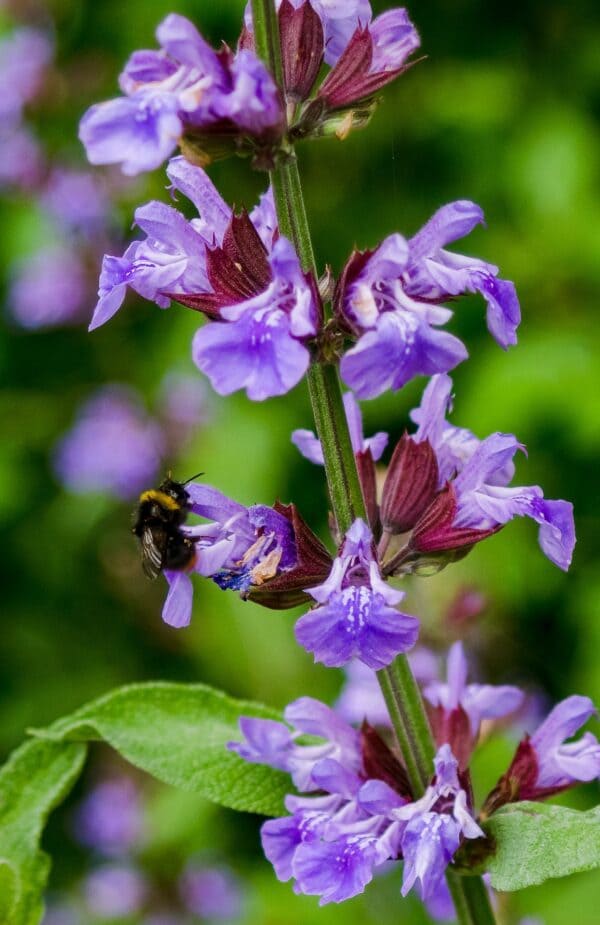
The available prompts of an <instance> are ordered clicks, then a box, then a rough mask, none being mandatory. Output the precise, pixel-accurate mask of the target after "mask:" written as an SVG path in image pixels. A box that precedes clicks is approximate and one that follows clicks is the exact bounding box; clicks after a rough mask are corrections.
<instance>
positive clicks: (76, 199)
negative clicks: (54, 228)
mask: <svg viewBox="0 0 600 925" xmlns="http://www.w3.org/2000/svg"><path fill="white" fill-rule="evenodd" d="M41 202H42V205H43V206H44V207H45V208H46V209H47V210H48V212H50V214H51V215H52V216H53V218H54V219H55V220H56V221H58V222H60V223H61V224H62V225H64V227H65V228H66V230H67V231H71V232H75V233H81V234H84V235H87V236H90V237H93V236H94V235H98V234H101V233H102V232H103V231H104V230H105V228H106V225H107V222H108V220H109V216H110V204H109V199H108V191H107V190H106V188H105V186H104V184H103V183H102V181H101V180H99V179H98V177H96V176H95V175H94V174H92V173H88V172H86V171H83V170H79V171H77V170H68V169H66V168H64V167H58V168H55V169H54V170H53V171H52V173H51V174H50V177H49V178H48V181H47V183H46V186H45V189H44V191H43V194H42V197H41Z"/></svg>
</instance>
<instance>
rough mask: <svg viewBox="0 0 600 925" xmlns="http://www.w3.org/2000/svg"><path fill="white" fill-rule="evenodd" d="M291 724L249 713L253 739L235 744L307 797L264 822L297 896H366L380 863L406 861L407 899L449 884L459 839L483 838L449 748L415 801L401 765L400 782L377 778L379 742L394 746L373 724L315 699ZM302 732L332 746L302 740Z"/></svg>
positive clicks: (292, 714)
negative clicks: (358, 722)
mask: <svg viewBox="0 0 600 925" xmlns="http://www.w3.org/2000/svg"><path fill="white" fill-rule="evenodd" d="M285 720H286V723H287V724H289V726H291V727H292V730H290V729H289V728H288V726H287V725H284V724H282V723H277V722H274V721H270V720H259V719H249V718H245V719H243V720H241V722H240V728H241V731H242V733H243V735H244V737H245V739H246V743H231V744H230V748H231V749H233V750H234V751H236V752H237V753H238V754H240V755H241V757H243V758H244V759H245V760H247V761H253V762H260V763H266V764H270V765H271V766H272V767H277V768H280V769H282V770H286V771H289V773H290V774H291V777H292V781H293V782H294V784H295V786H296V787H297V788H298V790H299V791H301V792H302V793H303V794H305V795H303V796H289V797H287V798H286V808H287V809H288V810H289V812H290V815H289V816H285V817H283V818H281V819H274V820H269V821H267V822H265V823H264V825H263V827H262V842H263V849H264V851H265V854H266V856H267V857H268V859H269V860H270V861H271V863H272V864H273V867H274V869H275V873H276V874H277V877H278V879H280V880H290V879H292V878H293V879H294V881H295V889H296V891H297V892H301V893H306V894H309V895H317V896H319V897H320V903H321V904H324V903H328V902H343V901H344V900H346V899H349V898H351V897H352V896H355V895H357V894H358V893H362V891H363V890H364V888H365V886H366V885H367V884H368V883H369V882H370V880H371V879H372V877H373V874H374V872H375V869H376V868H377V867H379V866H380V865H382V864H383V863H385V861H388V860H390V859H399V858H401V857H403V858H404V860H405V865H404V878H403V885H402V894H403V895H406V894H407V893H408V892H409V891H410V890H411V889H412V887H413V886H414V885H415V884H417V885H418V889H419V892H420V894H421V896H422V897H423V898H424V899H427V898H429V897H430V896H431V895H432V894H434V893H435V892H436V891H438V890H439V889H440V888H441V889H443V886H442V884H443V876H444V873H445V870H446V867H447V865H448V864H449V863H450V861H451V860H452V857H453V856H454V853H455V852H456V850H457V848H458V846H459V844H460V843H461V841H462V840H463V839H465V838H466V839H471V838H480V837H482V836H483V832H482V831H481V829H480V828H479V826H478V825H477V823H476V822H475V819H474V817H473V814H472V807H471V805H470V798H469V796H468V794H467V792H466V791H465V790H464V789H463V786H462V785H461V782H460V780H459V776H458V765H457V762H456V759H455V758H454V756H453V755H452V752H451V750H450V747H449V746H448V745H444V746H442V747H441V748H440V749H439V751H438V753H437V755H436V758H435V762H434V768H432V771H433V777H432V782H431V785H430V786H429V788H428V789H427V792H426V793H425V795H424V796H423V797H422V798H421V799H420V800H413V799H412V797H411V793H410V788H409V787H408V784H407V781H406V777H405V775H404V774H403V772H402V768H401V766H400V765H399V764H397V767H398V776H397V779H396V780H392V778H391V775H390V774H389V772H388V773H387V774H386V780H383V779H381V778H378V777H377V763H376V762H377V758H376V756H374V753H373V752H374V747H373V746H374V743H376V749H379V750H380V752H381V751H382V750H385V751H386V752H388V750H387V746H386V745H385V744H384V743H383V741H382V740H381V739H379V736H378V735H377V733H375V732H374V730H367V729H363V731H362V733H361V734H359V733H358V732H356V731H355V730H354V729H353V728H352V727H351V726H349V725H348V724H347V723H345V722H344V721H343V720H342V719H341V718H340V717H339V716H337V715H336V714H335V713H334V712H333V711H332V710H330V709H329V708H328V707H326V706H325V705H324V704H322V703H319V701H316V700H313V699H311V698H309V697H304V698H301V699H300V700H298V701H295V702H294V703H292V704H290V706H289V707H288V708H287V709H286V711H285ZM303 735H310V736H318V737H319V738H321V739H323V740H324V743H323V744H319V745H302V744H298V742H297V739H298V737H299V736H303ZM388 754H391V753H389V752H388ZM387 766H388V768H389V761H388V763H387Z"/></svg>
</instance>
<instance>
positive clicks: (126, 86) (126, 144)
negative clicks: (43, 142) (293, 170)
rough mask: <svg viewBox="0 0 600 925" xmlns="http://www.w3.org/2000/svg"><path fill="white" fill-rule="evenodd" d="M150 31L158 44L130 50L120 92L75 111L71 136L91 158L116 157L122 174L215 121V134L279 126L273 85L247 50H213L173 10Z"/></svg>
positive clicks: (156, 159)
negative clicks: (77, 120) (80, 113)
mask: <svg viewBox="0 0 600 925" xmlns="http://www.w3.org/2000/svg"><path fill="white" fill-rule="evenodd" d="M156 37H157V39H158V42H159V44H160V46H161V50H160V51H139V52H134V54H133V55H132V56H131V58H130V59H129V61H128V62H127V64H126V66H125V70H124V71H123V73H122V74H121V77H120V86H121V89H122V91H123V93H124V94H126V95H125V96H123V97H119V98H118V99H114V100H109V101H108V102H106V103H99V104H97V105H95V106H92V107H91V109H89V110H88V112H87V113H86V114H85V116H84V117H83V119H82V121H81V126H80V135H79V137H80V139H81V141H82V142H83V144H84V145H85V148H86V152H87V156H88V158H89V160H90V162H91V163H92V164H114V163H119V164H121V166H122V170H123V173H126V174H136V173H140V172H142V171H145V170H153V169H154V168H156V167H158V166H160V164H161V163H162V162H163V161H164V160H166V158H167V157H169V155H170V154H172V152H173V151H174V149H175V148H176V146H177V144H178V142H179V139H180V137H181V136H182V135H183V134H185V133H186V132H192V133H193V134H194V135H195V136H197V135H198V134H201V133H202V132H203V131H207V130H210V129H211V128H213V127H214V126H215V125H218V124H221V129H222V132H223V134H227V133H229V134H231V128H233V130H234V131H237V132H238V133H240V134H251V135H254V136H257V137H259V138H260V137H261V136H263V135H264V134H265V132H267V131H272V132H274V133H275V135H277V134H278V133H279V132H280V130H281V128H282V108H281V100H280V96H279V92H278V90H277V87H276V85H275V83H274V81H273V79H272V77H271V76H270V74H269V72H268V71H267V70H266V68H265V66H264V65H263V64H262V62H261V61H260V60H259V59H258V58H257V57H256V56H255V55H254V54H253V53H252V52H250V51H247V50H241V51H240V52H238V54H237V55H233V54H232V53H231V52H230V50H229V49H228V48H226V47H224V48H223V49H222V50H221V51H219V52H215V51H214V50H213V49H212V48H211V47H210V46H209V45H208V44H207V43H206V42H205V40H204V39H203V38H202V36H201V35H200V33H199V32H198V31H197V29H196V27H195V26H194V25H193V24H192V23H191V22H190V21H189V20H188V19H186V18H185V17H183V16H179V15H177V14H174V13H173V14H171V15H169V16H167V17H166V19H164V20H163V22H162V23H161V24H160V25H159V26H158V29H157V31H156ZM222 123H226V125H225V126H223V125H222Z"/></svg>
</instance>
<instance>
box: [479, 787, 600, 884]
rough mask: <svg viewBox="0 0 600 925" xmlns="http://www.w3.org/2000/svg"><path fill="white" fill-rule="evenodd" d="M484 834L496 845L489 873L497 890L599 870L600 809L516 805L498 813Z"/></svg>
mask: <svg viewBox="0 0 600 925" xmlns="http://www.w3.org/2000/svg"><path fill="white" fill-rule="evenodd" d="M485 828H486V830H487V832H488V834H490V835H491V836H492V837H493V838H494V839H495V842H496V850H495V853H494V855H493V856H492V857H491V858H490V859H489V860H488V862H487V869H488V870H489V872H490V875H491V879H492V886H493V887H495V888H496V889H497V890H503V891H513V890H522V889H524V888H525V887H528V886H534V885H535V884H538V883H543V882H544V880H549V879H550V878H551V877H566V876H568V875H569V874H574V873H577V872H578V871H582V870H591V869H592V868H594V867H600V806H597V807H596V808H595V809H592V810H589V811H588V812H579V811H578V810H575V809H566V808H565V807H564V806H546V805H544V804H542V803H516V804H514V805H512V806H506V807H504V808H503V809H501V810H499V812H497V813H494V815H493V816H492V817H491V818H490V819H489V820H488V822H487V823H486V826H485Z"/></svg>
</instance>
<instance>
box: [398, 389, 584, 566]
mask: <svg viewBox="0 0 600 925" xmlns="http://www.w3.org/2000/svg"><path fill="white" fill-rule="evenodd" d="M451 391H452V380H451V379H450V378H449V377H448V376H434V377H433V378H432V380H431V382H430V383H429V384H428V386H427V388H426V389H425V391H424V393H423V399H422V402H421V406H420V408H417V409H415V410H414V411H413V412H412V415H411V416H412V418H413V420H414V421H415V422H416V423H417V424H418V425H419V427H418V430H417V432H416V434H415V437H414V439H415V441H416V442H422V441H426V440H427V441H429V444H430V445H431V447H432V448H433V450H434V452H435V456H436V459H437V465H438V472H439V480H438V486H439V487H440V488H441V487H442V486H443V485H444V484H445V483H446V487H445V488H443V490H442V491H441V492H440V494H439V495H438V497H437V499H436V500H435V501H434V502H433V504H432V505H431V507H430V509H429V510H428V511H426V512H425V513H424V514H423V516H422V518H421V521H420V523H418V524H417V525H416V526H415V530H414V533H413V539H412V541H411V542H412V544H413V546H414V548H416V549H418V550H420V551H422V552H434V551H440V550H444V549H453V548H457V547H459V546H464V545H472V544H473V543H474V542H477V540H479V539H483V538H484V537H485V536H488V535H490V533H493V532H495V531H496V530H498V529H499V528H500V527H501V526H503V525H504V524H506V523H508V521H509V520H512V519H513V517H529V518H531V519H532V520H534V521H535V522H536V523H537V524H539V528H540V529H539V533H538V539H539V543H540V546H541V548H542V551H543V552H544V554H545V555H546V556H547V557H548V558H549V559H550V561H551V562H553V563H554V564H555V565H558V566H559V568H562V569H563V570H566V569H568V567H569V565H570V563H571V558H572V554H573V548H574V546H575V527H574V523H573V506H572V504H570V503H569V502H567V501H546V500H545V499H544V494H543V492H542V489H541V488H539V487H538V486H530V487H525V488H512V487H510V486H509V483H510V482H511V480H512V478H513V475H514V471H515V469H514V462H513V458H514V456H515V454H516V452H517V450H523V449H524V447H523V446H522V444H520V443H519V442H518V440H517V438H516V437H514V436H513V435H512V434H502V433H495V434H492V435H491V436H489V437H487V438H486V439H485V440H478V439H477V438H476V437H475V436H474V435H473V434H472V433H471V432H470V431H468V430H465V429H463V428H458V427H453V426H452V425H450V424H448V423H447V421H446V417H445V416H446V412H447V410H448V409H449V408H450V407H451ZM448 480H451V481H448Z"/></svg>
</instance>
